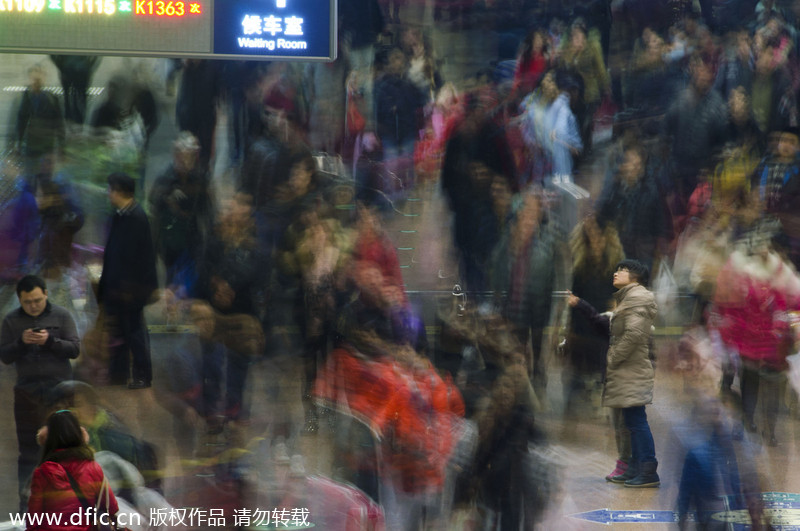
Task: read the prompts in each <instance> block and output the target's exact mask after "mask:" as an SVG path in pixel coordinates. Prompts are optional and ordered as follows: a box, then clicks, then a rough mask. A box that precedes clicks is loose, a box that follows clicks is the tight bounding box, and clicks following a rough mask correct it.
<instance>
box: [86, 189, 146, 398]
mask: <svg viewBox="0 0 800 531" xmlns="http://www.w3.org/2000/svg"><path fill="white" fill-rule="evenodd" d="M135 188H136V184H135V181H134V180H133V178H132V177H131V176H129V175H127V174H125V173H112V174H111V175H109V176H108V198H109V201H110V202H111V205H112V206H113V207H114V208H115V209H116V212H115V213H114V217H113V218H112V220H111V230H110V231H109V234H108V241H107V242H106V248H105V253H104V255H103V273H102V275H101V276H100V284H99V286H98V292H97V300H98V301H99V302H100V304H101V305H102V309H103V311H104V313H105V319H106V320H107V323H108V324H109V326H110V331H111V337H112V345H111V346H110V347H109V348H110V360H109V370H108V371H109V379H110V383H111V384H112V385H120V384H125V383H128V388H129V389H144V388H147V387H150V384H151V381H152V378H153V369H152V364H151V360H150V340H149V337H148V334H147V327H146V325H145V321H144V307H145V306H146V305H147V304H148V303H149V302H150V300H151V297H152V296H153V293H154V292H155V291H156V289H158V278H157V276H156V254H155V248H154V246H153V237H152V233H151V232H150V222H149V221H148V219H147V214H145V211H144V209H143V208H142V206H141V205H140V204H139V202H138V201H136V199H135V198H134V192H135ZM129 378H130V380H129Z"/></svg>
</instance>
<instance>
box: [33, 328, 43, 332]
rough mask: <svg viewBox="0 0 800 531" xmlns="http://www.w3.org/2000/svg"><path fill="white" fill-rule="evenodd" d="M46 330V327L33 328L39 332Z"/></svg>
mask: <svg viewBox="0 0 800 531" xmlns="http://www.w3.org/2000/svg"><path fill="white" fill-rule="evenodd" d="M44 330H45V329H44V328H34V329H33V331H34V332H37V333H38V332H44Z"/></svg>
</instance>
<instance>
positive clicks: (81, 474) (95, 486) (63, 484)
mask: <svg viewBox="0 0 800 531" xmlns="http://www.w3.org/2000/svg"><path fill="white" fill-rule="evenodd" d="M65 469H66V470H68V471H69V473H70V474H71V475H72V477H73V479H74V480H75V483H76V484H77V485H78V487H79V488H80V489H81V492H83V495H84V496H85V497H86V499H87V501H88V503H89V505H91V506H92V508H94V506H95V503H96V500H97V497H98V495H99V493H100V487H101V486H102V484H103V469H102V468H100V465H98V464H97V463H96V462H95V461H86V460H78V459H70V460H65V461H64V462H62V463H56V462H53V461H46V462H44V463H42V464H41V465H39V467H38V468H36V470H34V472H33V479H32V480H31V497H30V499H29V500H28V520H27V524H28V527H27V528H26V530H27V531H35V530H43V531H44V530H47V531H89V530H90V529H91V528H92V526H93V525H94V522H93V521H86V518H85V514H86V511H85V510H84V508H83V505H81V501H80V500H79V499H78V495H77V494H76V493H75V490H74V489H73V488H72V485H70V482H69V479H68V477H67V473H66V471H65ZM109 505H110V507H109V509H108V513H109V514H110V515H116V514H117V511H118V510H119V506H118V505H117V499H116V498H115V497H114V493H113V492H110V495H109ZM79 514H80V517H79V516H78V515H79ZM39 515H41V516H42V517H43V520H42V521H37V518H38V516H39ZM59 516H60V518H61V521H60V525H59V524H58V523H57V522H55V521H54V520H55V519H56V518H59ZM48 517H49V521H48ZM79 518H80V519H79ZM92 518H93V516H92ZM79 524H82V525H79Z"/></svg>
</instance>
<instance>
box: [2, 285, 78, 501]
mask: <svg viewBox="0 0 800 531" xmlns="http://www.w3.org/2000/svg"><path fill="white" fill-rule="evenodd" d="M17 298H18V299H19V305H20V307H19V308H17V309H16V310H12V311H11V312H10V313H9V314H8V315H6V317H5V319H4V320H3V326H2V331H0V360H2V361H3V363H5V364H6V365H11V364H14V366H15V368H16V370H17V383H16V385H15V386H14V421H15V422H16V428H17V442H18V444H19V458H18V461H17V467H18V469H17V470H18V477H19V496H20V510H22V511H25V510H26V509H27V506H28V494H27V486H28V483H29V481H30V478H31V474H32V473H33V471H34V469H35V468H36V465H37V464H38V460H39V446H38V445H37V443H36V432H37V431H38V429H39V428H40V427H41V426H42V424H44V421H45V420H46V419H47V413H48V411H47V408H48V407H49V406H50V403H51V400H50V398H51V397H50V392H51V391H52V389H54V388H55V387H56V386H57V385H58V384H59V383H61V382H63V381H66V380H71V379H72V366H71V365H70V362H69V360H71V359H75V358H77V357H78V354H79V353H80V338H79V337H78V330H77V327H76V326H75V321H74V320H73V319H72V317H71V316H70V314H69V312H68V311H67V310H66V309H64V308H62V307H60V306H56V305H55V304H51V303H50V302H48V300H47V285H46V284H45V281H44V280H43V279H42V278H40V277H37V276H34V275H27V276H25V277H22V278H21V279H20V281H19V282H18V283H17Z"/></svg>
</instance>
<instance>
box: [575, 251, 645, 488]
mask: <svg viewBox="0 0 800 531" xmlns="http://www.w3.org/2000/svg"><path fill="white" fill-rule="evenodd" d="M648 277H649V269H648V268H647V266H645V265H643V264H642V263H641V262H638V261H636V260H630V259H626V260H623V261H622V262H620V263H619V264H618V265H617V270H616V272H615V273H614V277H613V280H612V283H613V285H614V287H615V288H617V292H616V293H614V302H615V304H616V305H615V307H614V311H613V312H612V313H611V315H610V316H609V315H607V314H603V315H600V314H598V313H597V310H595V309H594V308H593V307H592V306H591V305H590V304H589V303H587V302H586V301H583V300H580V299H578V297H575V296H574V295H570V298H569V300H568V303H569V305H570V306H572V307H574V308H577V309H578V311H580V312H582V313H585V314H586V315H587V317H589V319H590V320H591V321H593V322H595V323H596V324H598V325H602V326H604V327H607V329H608V332H609V337H610V346H609V349H608V354H607V355H606V376H605V382H604V385H603V405H604V406H606V407H611V408H619V409H621V410H622V417H623V420H624V423H625V427H626V428H627V429H628V431H629V432H630V437H631V453H632V456H631V461H630V463H628V467H627V470H625V472H624V473H622V474H619V475H616V476H614V477H612V478H610V481H611V482H612V483H622V484H624V485H625V486H626V487H658V486H659V485H660V484H661V481H660V479H659V477H658V473H656V469H657V468H658V461H657V460H656V449H655V443H654V441H653V434H652V432H651V431H650V425H649V424H648V422H647V413H646V412H645V406H646V405H647V404H651V403H652V402H653V386H654V382H655V374H656V371H655V365H654V363H653V359H652V357H651V349H650V344H651V339H652V327H653V321H654V319H655V317H656V312H657V310H658V308H657V306H656V301H655V297H654V296H653V293H652V292H650V291H649V290H648V289H647V288H646V287H645V284H646V283H647V279H648Z"/></svg>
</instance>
